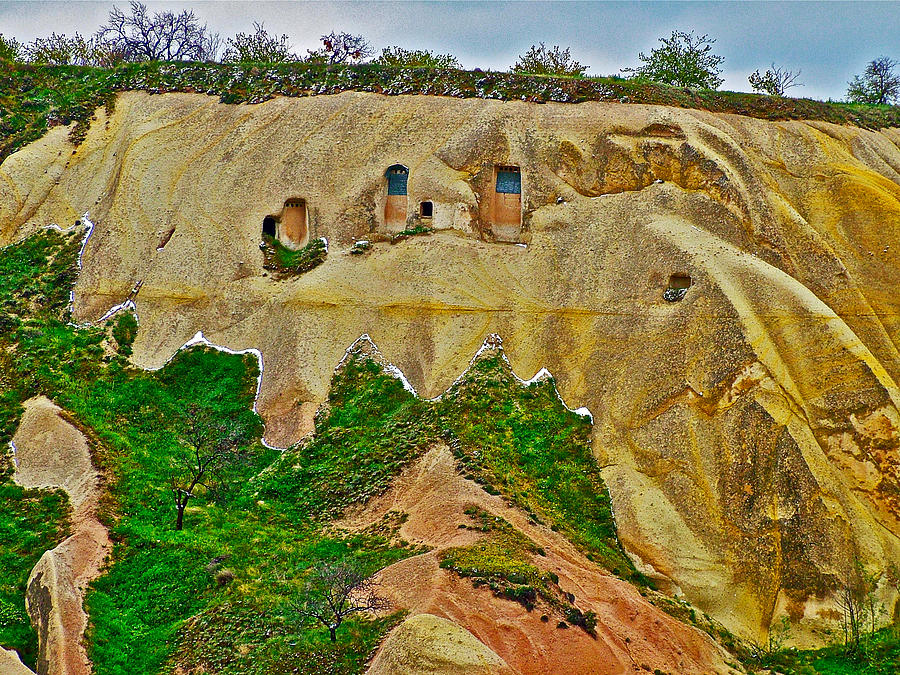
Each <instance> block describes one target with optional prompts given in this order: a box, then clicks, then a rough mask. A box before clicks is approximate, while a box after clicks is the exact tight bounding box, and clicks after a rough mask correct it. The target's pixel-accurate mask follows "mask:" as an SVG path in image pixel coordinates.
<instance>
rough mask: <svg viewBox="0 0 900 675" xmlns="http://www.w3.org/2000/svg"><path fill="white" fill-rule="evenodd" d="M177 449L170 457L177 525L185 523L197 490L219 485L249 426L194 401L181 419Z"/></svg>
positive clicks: (179, 528) (237, 457) (244, 441)
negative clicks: (223, 419) (239, 423)
mask: <svg viewBox="0 0 900 675" xmlns="http://www.w3.org/2000/svg"><path fill="white" fill-rule="evenodd" d="M179 426H180V432H179V435H178V441H177V445H176V448H175V452H174V453H173V455H172V457H171V458H170V468H169V487H170V489H171V491H172V497H173V499H174V500H175V509H176V513H177V515H176V519H175V529H176V530H181V529H183V527H184V512H185V510H186V509H187V506H188V503H189V502H190V500H191V499H193V498H194V497H196V496H197V495H198V494H202V493H211V492H214V491H215V490H217V489H219V487H220V486H221V483H222V481H223V479H224V476H225V474H226V471H227V469H228V468H229V465H230V464H233V463H234V462H235V461H237V460H238V459H239V458H240V448H241V446H243V445H244V444H246V443H247V441H248V440H249V437H248V430H247V429H246V428H244V427H241V426H239V425H238V424H236V423H233V422H232V421H230V420H225V421H221V420H216V419H215V417H214V415H213V413H211V412H210V411H208V410H205V409H204V408H201V407H200V406H198V405H191V406H189V407H188V408H187V410H186V411H185V414H184V415H183V416H182V419H181V420H180V425H179Z"/></svg>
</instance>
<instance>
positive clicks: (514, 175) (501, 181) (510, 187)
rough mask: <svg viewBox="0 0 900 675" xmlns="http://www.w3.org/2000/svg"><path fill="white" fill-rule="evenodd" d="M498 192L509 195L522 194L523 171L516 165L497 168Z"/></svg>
mask: <svg viewBox="0 0 900 675" xmlns="http://www.w3.org/2000/svg"><path fill="white" fill-rule="evenodd" d="M497 192H499V193H500V194H507V195H520V194H522V172H521V171H519V168H518V167H515V166H503V167H500V168H499V169H497Z"/></svg>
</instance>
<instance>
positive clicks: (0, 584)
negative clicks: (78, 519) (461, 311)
mask: <svg viewBox="0 0 900 675" xmlns="http://www.w3.org/2000/svg"><path fill="white" fill-rule="evenodd" d="M10 469H11V467H8V462H7V459H6V457H4V456H0V505H2V506H0V645H4V646H6V647H7V648H11V649H15V650H16V651H18V652H19V654H20V655H21V657H22V660H23V661H24V662H25V664H26V665H28V666H30V667H32V668H34V666H35V658H36V657H37V635H35V633H34V630H33V629H32V628H31V623H30V621H29V619H28V614H26V612H25V584H26V582H27V581H28V575H29V574H30V573H31V570H32V568H33V567H34V566H35V564H36V563H37V561H38V559H39V558H40V557H41V554H43V552H44V551H46V550H47V549H51V548H53V547H54V546H56V545H57V544H58V543H59V542H61V541H62V540H63V539H64V538H65V536H66V535H67V524H68V514H69V501H68V499H67V498H66V495H65V493H63V492H61V491H59V490H26V489H24V488H22V487H20V486H18V485H15V484H14V483H13V482H12V480H11V470H10Z"/></svg>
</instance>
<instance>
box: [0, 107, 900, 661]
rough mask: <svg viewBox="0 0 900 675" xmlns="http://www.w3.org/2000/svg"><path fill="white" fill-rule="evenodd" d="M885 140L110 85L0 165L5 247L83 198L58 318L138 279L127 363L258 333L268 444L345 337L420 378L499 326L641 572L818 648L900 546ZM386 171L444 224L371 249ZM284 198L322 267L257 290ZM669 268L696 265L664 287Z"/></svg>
mask: <svg viewBox="0 0 900 675" xmlns="http://www.w3.org/2000/svg"><path fill="white" fill-rule="evenodd" d="M898 146H900V132H898V131H897V130H886V131H883V132H873V131H866V130H862V129H858V128H850V127H839V126H835V125H829V124H825V123H819V122H810V123H805V122H767V121H763V120H757V119H750V118H744V117H740V116H736V115H721V114H714V113H709V112H703V111H696V110H682V109H673V108H666V107H661V106H639V105H620V104H604V103H584V104H578V105H564V104H546V105H537V104H529V103H520V102H507V103H501V102H498V101H486V100H476V99H465V100H463V99H449V98H438V97H425V96H398V97H383V96H379V95H376V94H364V93H353V92H348V93H343V94H339V95H336V96H316V97H310V98H299V99H286V98H277V99H274V100H271V101H268V102H266V103H263V104H259V105H237V106H235V105H224V104H220V103H218V102H217V101H216V100H215V99H212V98H210V97H206V96H202V95H194V94H166V95H156V96H151V95H149V94H145V93H127V94H123V95H120V96H119V98H118V100H117V104H116V107H115V112H114V113H113V114H112V115H111V116H110V117H109V118H107V117H105V116H104V115H103V113H102V112H98V119H97V120H96V122H95V123H94V124H93V125H92V127H91V129H90V131H89V133H88V136H87V139H86V140H85V142H84V143H83V144H82V145H81V146H80V147H78V148H77V149H73V148H72V147H71V146H70V145H69V144H68V143H67V141H66V131H65V130H64V129H54V130H52V131H51V132H50V133H49V134H48V135H47V136H46V137H44V138H43V139H41V140H40V141H38V142H36V143H34V144H32V145H30V146H28V147H27V148H24V149H23V150H21V151H20V152H17V153H15V154H13V155H12V156H10V157H9V158H7V160H6V161H5V162H4V163H3V165H2V167H0V243H4V242H7V241H11V240H14V239H16V238H19V237H22V236H25V235H27V234H28V233H30V232H32V231H34V230H35V229H37V228H39V227H43V226H46V225H47V224H48V223H57V224H59V225H61V226H66V225H69V224H71V223H72V222H74V221H75V220H76V219H79V218H80V217H81V215H82V214H84V213H85V212H88V213H89V214H90V219H91V220H92V221H93V222H94V223H95V225H96V227H95V229H94V231H93V234H92V235H91V237H90V239H89V241H88V243H87V246H86V249H85V254H84V269H83V271H82V274H81V278H80V280H79V283H78V286H77V289H76V298H75V315H76V318H77V319H78V320H91V319H96V318H98V317H99V316H100V315H101V314H102V313H103V312H104V311H105V310H106V309H107V308H109V307H110V306H111V305H114V304H117V303H119V302H121V301H122V300H123V299H124V298H125V297H126V296H128V294H129V293H130V292H131V290H132V289H133V288H134V287H135V285H136V284H138V283H141V286H140V291H139V292H138V294H137V296H136V298H135V301H136V304H137V309H138V314H139V317H140V331H139V334H138V338H137V341H136V343H135V356H134V360H135V362H136V363H137V364H139V365H141V366H145V367H158V366H160V365H161V364H162V363H164V362H165V360H166V359H167V358H169V357H170V356H171V355H172V353H173V352H174V351H175V350H176V349H178V347H179V346H181V345H182V344H184V342H185V341H187V340H188V339H189V338H190V337H191V336H192V335H193V334H194V333H195V332H196V331H198V330H203V332H204V335H205V336H206V337H207V338H209V339H210V340H211V341H213V342H215V343H218V344H222V345H225V346H227V347H230V348H233V349H245V348H251V347H253V348H258V349H260V350H261V352H262V355H263V359H264V364H265V372H264V376H263V380H262V389H261V393H260V399H259V410H260V412H261V414H262V415H263V417H264V418H265V420H266V424H267V434H266V435H267V439H268V440H269V441H270V442H272V443H276V444H282V445H286V444H288V443H290V442H293V441H295V440H297V438H298V437H299V436H301V435H302V434H303V433H305V432H306V431H307V430H308V429H309V428H310V421H311V418H312V412H313V411H314V410H315V407H316V406H317V405H318V403H319V402H320V401H321V400H323V398H324V396H325V393H326V389H327V386H328V382H329V379H330V376H331V372H332V369H333V367H334V365H335V364H336V363H337V362H338V361H339V360H340V358H341V356H342V355H343V353H344V350H345V349H346V348H347V346H348V345H349V344H350V343H352V342H353V341H354V340H355V339H356V338H358V337H359V336H360V335H361V334H362V333H369V334H370V335H371V336H372V338H373V340H374V341H375V342H376V343H377V345H378V347H379V348H380V349H381V351H382V352H383V353H384V354H385V356H386V357H387V358H388V359H389V360H390V361H391V362H392V363H394V364H396V365H397V366H398V367H399V368H400V369H402V371H403V372H404V373H405V374H406V376H407V377H408V378H409V380H410V382H411V383H412V384H413V386H414V387H415V388H416V389H417V391H418V392H419V393H420V394H421V395H424V396H435V395H437V394H439V393H440V392H441V391H443V390H444V389H445V388H446V387H447V386H448V385H449V384H450V383H451V382H452V381H453V380H454V379H455V378H456V377H457V375H458V374H459V373H460V372H461V371H462V370H463V369H464V368H465V366H466V365H467V363H468V361H469V359H470V358H471V357H472V355H473V354H474V352H475V350H476V349H477V348H478V347H479V346H480V345H481V343H482V341H483V340H484V338H485V336H486V335H488V334H489V333H494V332H496V333H499V334H500V335H501V336H502V337H503V339H504V347H505V349H506V353H507V355H508V356H509V358H510V360H511V362H512V365H513V368H514V369H515V370H516V372H518V373H519V375H521V376H523V377H529V376H531V375H532V374H533V373H535V372H536V371H537V370H538V369H539V368H541V367H547V368H548V369H549V370H550V371H551V372H552V373H553V375H554V376H555V377H556V379H557V383H558V386H559V389H560V391H561V393H562V396H563V397H564V399H565V400H566V402H567V403H568V404H569V405H570V406H572V407H577V406H587V407H588V408H589V409H590V411H591V413H592V414H593V417H594V422H595V431H594V439H595V441H594V442H595V446H594V447H595V451H596V454H597V457H598V459H599V461H600V462H601V464H602V465H603V466H604V467H605V468H604V474H605V477H606V480H607V483H608V485H609V488H610V492H611V495H612V499H613V505H614V509H615V514H616V519H617V523H618V527H619V535H620V538H621V540H622V542H623V544H624V545H625V547H626V548H627V549H628V551H629V552H630V553H631V554H632V555H633V556H634V557H635V560H636V561H637V562H638V564H639V565H640V566H641V568H642V569H644V570H645V571H647V572H648V574H651V575H652V576H654V577H655V578H656V579H657V580H658V582H659V583H660V585H661V586H662V587H664V588H668V589H670V590H672V591H680V592H681V593H683V594H684V596H685V597H686V598H688V599H689V600H691V601H692V602H694V603H695V604H696V605H697V606H698V607H699V608H701V609H702V610H703V611H705V612H707V613H709V614H710V615H712V616H713V617H715V618H717V619H719V620H720V621H722V622H723V623H724V624H725V625H726V626H727V627H728V628H729V629H731V630H732V631H734V632H736V633H738V634H740V635H742V636H744V637H750V638H759V637H761V636H762V635H764V633H765V631H766V629H767V626H768V625H769V623H770V621H771V619H772V617H773V614H779V613H787V614H789V615H790V616H791V618H792V621H793V622H794V624H795V632H794V634H795V636H797V639H798V641H799V642H800V643H801V644H814V643H816V642H817V641H819V638H820V636H819V635H818V634H817V632H816V631H817V630H818V629H820V628H821V627H823V626H825V625H827V624H828V623H829V621H832V620H833V616H832V614H831V613H832V611H833V609H834V608H833V605H832V603H831V601H830V597H831V588H832V587H833V586H834V585H835V584H836V583H839V580H840V578H841V576H842V575H843V574H844V572H845V570H846V569H848V568H849V566H850V565H852V564H853V560H854V558H855V557H857V556H858V557H859V559H860V560H861V561H863V562H864V563H865V564H866V565H867V566H868V567H869V568H870V569H872V570H883V569H885V568H886V567H887V566H888V565H889V564H891V563H898V562H900V539H898V536H897V535H898V533H900V522H898V514H900V511H898V506H900V467H898V428H900V414H898V405H900V391H898V387H897V381H898V378H900V351H898V347H900V293H898V286H900V149H898ZM397 163H400V164H403V165H405V166H407V167H409V183H408V187H409V213H410V214H412V213H414V212H415V211H416V208H417V205H418V202H419V201H422V200H430V201H432V202H433V203H434V221H433V225H434V227H435V228H436V232H435V233H434V234H432V235H430V236H425V237H412V238H409V239H407V240H404V241H402V242H400V243H396V244H393V245H391V244H389V243H387V242H386V241H380V239H381V237H380V236H379V234H380V233H382V232H384V227H383V223H382V222H381V221H382V219H383V214H384V201H385V178H384V171H385V169H386V168H387V167H388V166H390V165H392V164H397ZM496 165H517V166H519V167H520V168H521V172H522V186H523V195H522V201H523V209H524V223H523V229H522V232H521V233H520V235H519V240H520V241H521V243H523V244H527V246H515V245H511V244H501V243H497V242H494V241H493V240H492V235H491V228H490V227H489V224H488V223H486V221H485V218H483V217H482V214H483V213H486V211H487V208H488V207H487V201H488V189H489V187H490V180H491V176H492V172H493V168H494V166H496ZM289 197H290V198H301V199H305V200H306V203H307V209H308V210H307V214H308V224H309V228H310V236H311V237H323V236H324V237H326V238H327V239H328V242H329V254H328V258H327V260H326V262H325V263H324V264H323V265H321V266H320V267H317V268H316V269H314V270H313V271H311V272H309V273H307V274H304V275H302V276H300V277H297V278H293V279H289V280H284V281H275V280H273V278H272V277H270V276H267V275H265V274H264V271H263V269H262V255H261V253H260V251H259V249H258V242H259V240H260V235H261V227H262V220H263V218H264V217H265V216H266V215H267V214H271V213H277V212H278V211H279V210H280V209H281V208H282V206H283V205H284V201H285V200H286V199H288V198H289ZM408 222H409V224H411V225H414V224H417V221H416V219H415V217H414V216H412V215H411V216H410V219H409V220H408ZM354 239H369V240H372V241H373V242H374V243H373V246H372V248H371V249H370V250H369V252H368V253H366V254H365V255H361V256H351V255H349V254H348V249H349V247H350V246H351V244H352V242H353V240H354ZM671 275H689V276H690V278H691V286H690V288H689V289H688V290H687V293H686V296H685V297H684V299H683V300H681V301H680V302H673V303H670V302H666V301H665V300H664V299H663V292H664V291H665V289H666V286H667V284H668V281H669V278H670V276H671ZM880 600H881V601H882V602H884V603H885V605H886V606H887V607H888V608H890V609H892V608H893V607H894V604H895V602H896V593H895V592H894V591H892V590H891V589H889V588H888V587H886V586H885V587H884V588H882V589H881V590H880Z"/></svg>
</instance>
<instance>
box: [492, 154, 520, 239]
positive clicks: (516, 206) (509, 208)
mask: <svg viewBox="0 0 900 675" xmlns="http://www.w3.org/2000/svg"><path fill="white" fill-rule="evenodd" d="M491 224H492V225H493V230H494V236H495V237H497V238H498V239H500V240H501V241H518V239H519V235H520V234H521V229H522V171H521V170H520V169H519V167H517V166H498V167H496V168H495V170H494V196H493V201H492V204H491Z"/></svg>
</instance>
